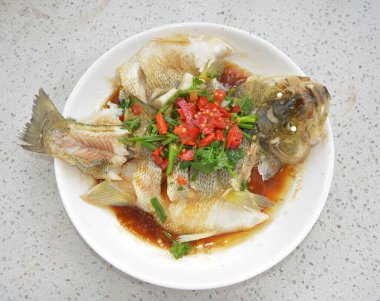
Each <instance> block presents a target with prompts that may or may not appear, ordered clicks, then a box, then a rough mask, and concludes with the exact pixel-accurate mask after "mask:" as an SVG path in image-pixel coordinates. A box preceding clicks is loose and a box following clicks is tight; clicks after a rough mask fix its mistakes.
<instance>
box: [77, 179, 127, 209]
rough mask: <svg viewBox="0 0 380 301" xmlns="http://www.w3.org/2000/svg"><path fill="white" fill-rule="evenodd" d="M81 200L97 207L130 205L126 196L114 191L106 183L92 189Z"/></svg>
mask: <svg viewBox="0 0 380 301" xmlns="http://www.w3.org/2000/svg"><path fill="white" fill-rule="evenodd" d="M81 199H82V200H84V201H86V202H88V203H91V204H95V205H98V206H125V205H129V204H131V202H130V200H129V199H128V196H127V195H126V194H123V193H121V192H120V191H119V190H117V189H115V188H114V187H113V186H112V185H110V183H108V181H103V182H101V183H99V184H97V185H96V186H94V187H92V188H91V189H90V191H89V192H87V193H86V194H84V195H81Z"/></svg>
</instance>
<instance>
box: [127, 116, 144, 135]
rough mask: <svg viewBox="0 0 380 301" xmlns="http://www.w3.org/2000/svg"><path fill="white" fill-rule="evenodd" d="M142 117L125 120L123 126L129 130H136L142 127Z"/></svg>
mask: <svg viewBox="0 0 380 301" xmlns="http://www.w3.org/2000/svg"><path fill="white" fill-rule="evenodd" d="M140 124H141V118H140V117H135V118H131V119H127V120H125V121H124V126H123V128H126V129H127V130H128V131H129V132H134V131H135V130H137V129H138V128H139V127H140Z"/></svg>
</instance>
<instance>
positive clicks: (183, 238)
mask: <svg viewBox="0 0 380 301" xmlns="http://www.w3.org/2000/svg"><path fill="white" fill-rule="evenodd" d="M216 234H218V232H217V231H207V232H203V233H195V234H183V235H180V236H179V237H178V239H177V241H178V242H187V241H194V240H198V239H202V238H207V237H211V236H214V235H216Z"/></svg>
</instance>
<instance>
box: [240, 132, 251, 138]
mask: <svg viewBox="0 0 380 301" xmlns="http://www.w3.org/2000/svg"><path fill="white" fill-rule="evenodd" d="M242 132H243V135H244V137H245V138H247V139H249V140H252V135H250V134H248V133H246V132H244V131H242Z"/></svg>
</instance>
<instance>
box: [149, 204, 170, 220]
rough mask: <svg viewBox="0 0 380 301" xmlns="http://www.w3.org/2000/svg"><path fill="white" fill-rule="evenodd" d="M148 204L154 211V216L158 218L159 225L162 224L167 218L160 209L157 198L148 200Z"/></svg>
mask: <svg viewBox="0 0 380 301" xmlns="http://www.w3.org/2000/svg"><path fill="white" fill-rule="evenodd" d="M150 203H151V204H152V206H153V208H154V210H155V211H156V214H157V216H158V218H159V219H160V221H161V223H164V222H165V221H166V219H167V218H168V217H167V215H166V213H165V211H164V209H163V208H162V206H161V204H160V202H159V201H158V200H157V198H152V199H151V200H150Z"/></svg>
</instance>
